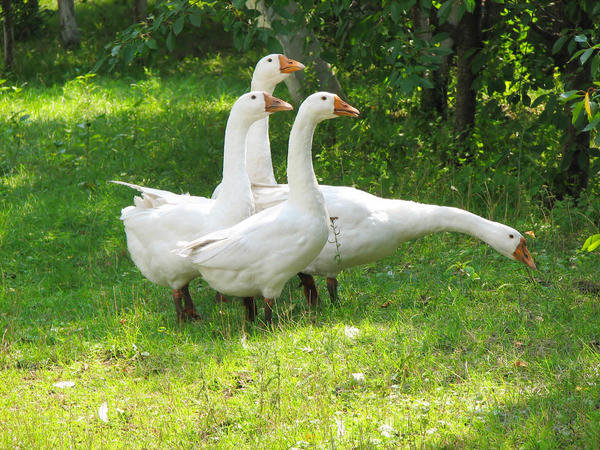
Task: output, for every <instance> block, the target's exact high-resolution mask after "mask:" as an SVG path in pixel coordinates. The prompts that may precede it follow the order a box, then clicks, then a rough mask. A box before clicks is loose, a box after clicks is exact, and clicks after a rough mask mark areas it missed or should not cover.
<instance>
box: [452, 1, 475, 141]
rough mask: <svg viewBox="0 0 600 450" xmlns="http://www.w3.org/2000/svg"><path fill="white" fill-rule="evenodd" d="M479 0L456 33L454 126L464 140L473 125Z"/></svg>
mask: <svg viewBox="0 0 600 450" xmlns="http://www.w3.org/2000/svg"><path fill="white" fill-rule="evenodd" d="M480 13H481V0H477V1H476V3H475V10H474V11H473V12H472V13H468V12H467V13H465V14H464V16H463V18H462V20H461V21H460V23H459V24H458V29H457V33H456V39H457V42H456V55H457V62H456V66H457V67H456V106H455V111H454V128H455V131H456V133H457V134H458V137H459V140H460V141H464V140H465V138H466V137H467V136H468V135H469V134H470V131H471V129H472V127H473V125H475V107H476V99H477V97H476V92H475V90H474V89H473V81H474V80H475V76H474V74H473V70H472V67H471V63H472V61H473V56H474V55H475V52H476V50H477V49H479V48H480V47H481V33H480V28H479V17H480Z"/></svg>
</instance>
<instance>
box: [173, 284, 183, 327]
mask: <svg viewBox="0 0 600 450" xmlns="http://www.w3.org/2000/svg"><path fill="white" fill-rule="evenodd" d="M172 292H173V303H174V304H175V311H177V320H179V322H181V321H182V320H183V308H182V306H181V299H182V298H183V291H182V290H181V289H173V291H172Z"/></svg>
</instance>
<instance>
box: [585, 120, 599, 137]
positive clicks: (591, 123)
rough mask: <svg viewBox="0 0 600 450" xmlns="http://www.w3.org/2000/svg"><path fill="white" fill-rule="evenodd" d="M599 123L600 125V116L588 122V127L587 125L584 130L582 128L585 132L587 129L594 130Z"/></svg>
mask: <svg viewBox="0 0 600 450" xmlns="http://www.w3.org/2000/svg"><path fill="white" fill-rule="evenodd" d="M598 125H600V117H598V118H597V119H595V120H592V121H591V122H590V123H588V124H587V125H586V127H585V128H584V129H583V130H581V131H583V132H585V131H592V130H594V129H596V128H597V127H598ZM599 134H600V133H599Z"/></svg>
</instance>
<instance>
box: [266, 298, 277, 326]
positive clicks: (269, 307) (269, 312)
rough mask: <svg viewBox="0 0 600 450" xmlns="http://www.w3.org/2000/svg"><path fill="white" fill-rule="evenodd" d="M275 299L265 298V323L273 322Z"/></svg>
mask: <svg viewBox="0 0 600 450" xmlns="http://www.w3.org/2000/svg"><path fill="white" fill-rule="evenodd" d="M273 303H275V302H274V301H273V299H272V298H265V323H266V324H267V325H271V323H272V322H273Z"/></svg>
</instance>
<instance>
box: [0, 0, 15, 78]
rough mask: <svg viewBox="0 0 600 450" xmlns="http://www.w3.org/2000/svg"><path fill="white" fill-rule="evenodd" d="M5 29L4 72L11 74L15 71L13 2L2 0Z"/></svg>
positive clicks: (0, 3) (0, 4)
mask: <svg viewBox="0 0 600 450" xmlns="http://www.w3.org/2000/svg"><path fill="white" fill-rule="evenodd" d="M0 6H2V16H3V19H4V20H3V29H4V70H5V71H7V72H9V71H11V70H12V69H13V66H14V62H15V56H14V55H15V54H14V49H15V39H14V29H13V28H14V27H13V15H12V5H11V0H1V2H0Z"/></svg>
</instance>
